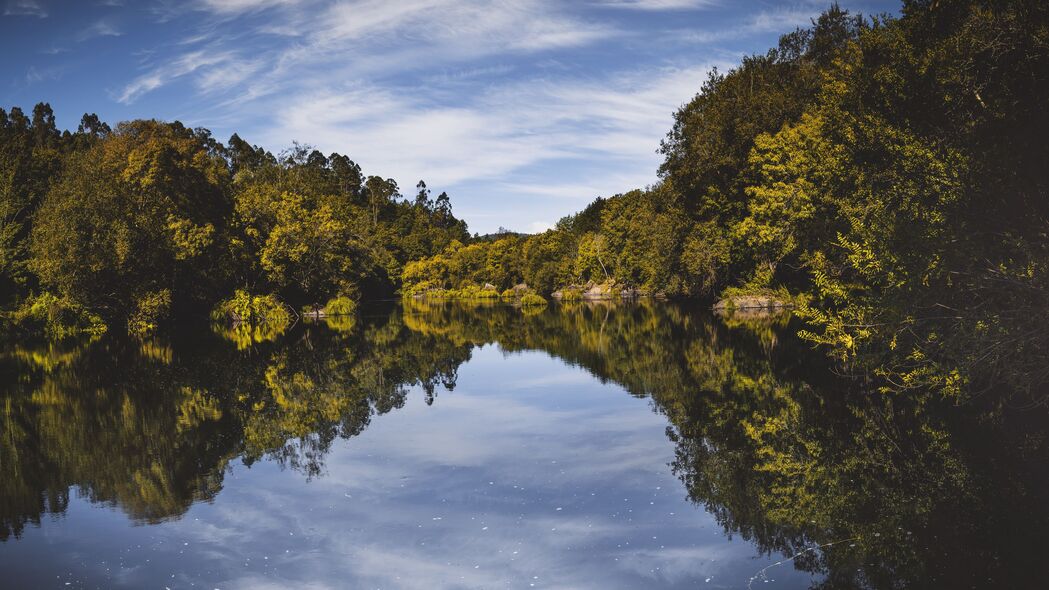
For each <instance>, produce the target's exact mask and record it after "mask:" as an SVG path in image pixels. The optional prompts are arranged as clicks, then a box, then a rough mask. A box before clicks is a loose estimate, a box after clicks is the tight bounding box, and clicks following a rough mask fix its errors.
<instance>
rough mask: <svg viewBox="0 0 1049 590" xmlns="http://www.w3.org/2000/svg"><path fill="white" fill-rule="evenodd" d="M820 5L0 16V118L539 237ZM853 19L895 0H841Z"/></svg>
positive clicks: (22, 9)
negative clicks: (29, 118)
mask: <svg viewBox="0 0 1049 590" xmlns="http://www.w3.org/2000/svg"><path fill="white" fill-rule="evenodd" d="M829 4H830V2H829V0H827V1H815V0H796V1H786V2H773V1H759V0H487V1H485V0H179V1H176V0H140V1H135V0H79V1H75V2H74V1H60V0H0V6H2V7H3V8H2V12H0V50H2V53H0V55H3V56H4V58H3V59H2V60H0V107H4V108H10V107H11V106H21V107H22V108H23V109H24V110H26V111H27V112H28V111H30V110H31V109H32V106H33V105H34V104H36V103H37V102H48V103H50V104H51V106H52V108H53V109H54V111H55V115H56V119H57V122H58V125H59V127H60V128H70V129H75V128H76V126H77V124H78V123H79V120H80V117H81V115H83V114H84V113H97V114H98V115H99V116H100V117H101V118H102V119H103V120H105V121H108V122H110V124H114V123H116V122H119V121H124V120H129V119H135V118H157V119H162V120H179V121H182V122H183V123H185V124H186V125H189V126H192V127H198V126H200V127H206V128H208V129H210V130H212V132H213V133H214V135H215V137H217V138H218V139H220V140H222V141H225V140H226V139H227V138H228V137H229V136H230V135H231V134H232V133H234V132H236V133H238V134H239V135H240V136H241V137H243V138H244V139H246V140H248V141H249V142H251V143H253V144H256V145H260V146H262V147H264V148H266V149H268V150H270V151H272V152H274V153H278V152H280V151H281V150H282V149H285V148H287V147H289V146H291V145H292V143H293V142H299V143H302V144H307V145H311V146H313V147H315V148H317V149H320V150H321V151H323V152H324V153H331V152H339V153H342V154H346V155H348V156H349V157H350V158H351V159H353V160H354V161H356V162H357V163H358V164H360V165H361V167H362V168H363V171H364V173H365V174H368V175H371V174H375V175H380V176H383V177H392V178H394V179H395V180H396V181H397V182H398V184H399V185H400V186H401V191H402V192H403V193H404V194H405V195H412V194H414V192H415V184H416V182H418V181H419V180H420V179H423V180H425V181H426V183H427V185H429V187H430V188H431V189H432V190H433V191H434V192H435V193H437V192H441V191H447V192H448V194H449V195H451V198H452V204H453V206H454V211H455V213H456V215H457V216H459V217H462V218H464V219H466V221H467V223H468V224H469V226H470V230H471V231H472V232H480V233H488V232H492V231H495V230H496V229H497V228H499V227H505V228H508V229H512V230H516V231H524V232H535V231H541V230H543V229H546V228H548V227H550V226H551V225H553V224H554V223H555V222H556V221H557V220H558V219H559V218H561V217H563V216H565V215H568V214H571V213H573V212H575V211H578V210H580V209H582V208H583V207H585V206H586V205H587V203H589V202H590V201H592V200H593V199H594V198H595V197H598V196H611V195H614V194H616V193H622V192H626V191H628V190H632V189H634V188H642V187H645V186H648V185H651V184H653V183H654V182H656V181H657V180H658V177H657V174H656V172H657V169H658V167H659V164H660V162H661V161H662V156H660V155H659V153H658V149H659V142H660V140H661V139H662V138H663V137H664V136H665V134H666V132H667V131H668V130H669V129H670V127H671V125H672V123H673V113H674V111H676V110H677V109H678V108H679V107H680V106H681V105H683V104H685V103H687V102H688V101H689V100H690V99H691V98H692V97H693V96H694V95H695V93H696V92H698V91H699V89H700V86H701V85H702V83H703V81H704V80H705V79H706V77H707V75H708V72H709V71H710V70H711V68H714V67H716V68H718V69H720V70H723V71H724V70H727V69H730V68H731V67H733V66H734V65H735V64H737V63H739V60H740V59H741V58H742V57H743V56H745V55H748V54H752V53H764V52H765V51H766V50H767V49H768V48H769V47H772V46H773V45H775V43H776V40H777V39H778V37H779V35H780V34H782V33H785V32H789V31H791V30H793V29H795V28H796V27H799V26H805V25H807V24H809V23H810V21H811V19H812V18H813V17H815V16H816V15H818V14H819V13H820V12H821V11H822V10H823V9H825V8H826V7H827V6H828V5H829ZM839 4H840V5H841V6H842V7H844V8H847V9H849V10H851V11H854V12H862V13H864V14H882V13H893V12H896V11H898V7H899V3H898V2H897V1H889V0H855V1H853V0H839Z"/></svg>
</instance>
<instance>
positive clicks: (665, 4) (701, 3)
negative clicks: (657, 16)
mask: <svg viewBox="0 0 1049 590" xmlns="http://www.w3.org/2000/svg"><path fill="white" fill-rule="evenodd" d="M595 4H596V5H598V6H604V7H608V8H626V9H631V10H696V9H700V8H710V7H712V6H717V5H719V4H721V2H720V1H719V0H603V1H598V2H595Z"/></svg>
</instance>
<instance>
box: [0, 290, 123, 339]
mask: <svg viewBox="0 0 1049 590" xmlns="http://www.w3.org/2000/svg"><path fill="white" fill-rule="evenodd" d="M11 319H12V320H13V321H14V323H15V325H17V326H19V327H21V328H23V329H26V330H29V331H35V332H43V333H45V334H47V335H48V336H51V337H54V338H63V337H65V336H74V335H78V334H93V335H98V334H103V333H105V331H106V324H105V322H103V321H102V318H100V317H99V316H97V315H95V314H93V313H91V312H89V311H87V310H86V309H84V308H83V307H82V306H80V305H77V304H75V303H73V302H72V301H70V300H69V299H67V298H65V297H59V296H57V295H55V294H53V293H47V292H45V293H41V294H40V295H36V296H30V297H29V298H28V299H26V300H25V302H24V303H23V304H22V306H21V307H19V308H18V309H17V310H15V312H14V313H13V314H12V317H11Z"/></svg>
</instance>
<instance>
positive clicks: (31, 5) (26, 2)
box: [4, 0, 47, 18]
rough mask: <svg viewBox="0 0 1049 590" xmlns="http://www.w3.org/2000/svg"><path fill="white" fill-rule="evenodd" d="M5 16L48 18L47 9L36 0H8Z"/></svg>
mask: <svg viewBox="0 0 1049 590" xmlns="http://www.w3.org/2000/svg"><path fill="white" fill-rule="evenodd" d="M4 16H35V17H37V18H47V9H45V8H44V6H43V5H42V4H40V3H39V2H37V1H36V0H8V2H7V6H6V7H5V8H4Z"/></svg>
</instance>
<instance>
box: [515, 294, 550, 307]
mask: <svg viewBox="0 0 1049 590" xmlns="http://www.w3.org/2000/svg"><path fill="white" fill-rule="evenodd" d="M543 305H546V299H543V298H542V297H540V296H539V295H536V294H535V293H526V294H525V295H524V296H523V297H521V307H541V306H543Z"/></svg>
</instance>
